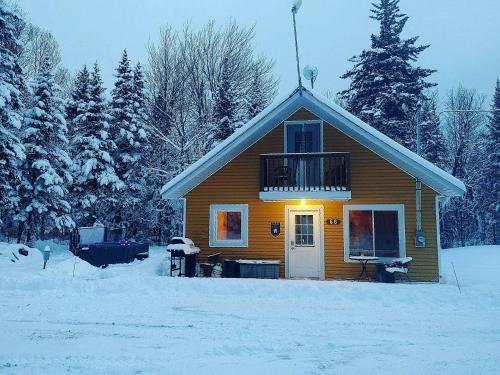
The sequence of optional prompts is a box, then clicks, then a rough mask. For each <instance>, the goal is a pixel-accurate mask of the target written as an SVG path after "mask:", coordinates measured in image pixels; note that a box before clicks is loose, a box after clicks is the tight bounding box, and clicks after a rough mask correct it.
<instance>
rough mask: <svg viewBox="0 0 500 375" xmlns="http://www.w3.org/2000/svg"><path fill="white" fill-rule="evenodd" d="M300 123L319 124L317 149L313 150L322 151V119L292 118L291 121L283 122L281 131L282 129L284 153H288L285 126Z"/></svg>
mask: <svg viewBox="0 0 500 375" xmlns="http://www.w3.org/2000/svg"><path fill="white" fill-rule="evenodd" d="M301 124H319V151H315V152H323V120H322V119H320V118H318V119H317V120H293V121H285V122H284V124H283V131H284V133H285V134H284V136H283V140H284V145H283V150H284V152H285V154H287V153H289V152H288V136H287V131H286V127H287V126H288V125H301Z"/></svg>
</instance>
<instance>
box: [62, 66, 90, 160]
mask: <svg viewBox="0 0 500 375" xmlns="http://www.w3.org/2000/svg"><path fill="white" fill-rule="evenodd" d="M89 80H90V75H89V71H88V69H87V66H86V65H84V66H83V68H82V70H81V71H80V72H78V74H77V76H76V78H75V81H74V84H73V91H72V93H71V97H70V99H69V100H68V102H67V103H66V122H67V124H68V132H69V136H70V138H73V136H75V135H76V134H77V133H78V127H79V126H80V125H81V126H83V127H85V121H86V118H87V109H88V105H89V102H90V94H89ZM76 151H78V150H76Z"/></svg>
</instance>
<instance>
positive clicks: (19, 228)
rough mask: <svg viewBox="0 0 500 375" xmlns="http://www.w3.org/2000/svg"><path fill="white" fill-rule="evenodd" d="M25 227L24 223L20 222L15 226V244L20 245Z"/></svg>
mask: <svg viewBox="0 0 500 375" xmlns="http://www.w3.org/2000/svg"><path fill="white" fill-rule="evenodd" d="M25 225H26V222H25V221H21V222H20V223H19V225H18V226H17V243H21V238H22V236H23V232H24V227H25Z"/></svg>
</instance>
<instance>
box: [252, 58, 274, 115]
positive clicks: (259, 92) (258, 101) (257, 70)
mask: <svg viewBox="0 0 500 375" xmlns="http://www.w3.org/2000/svg"><path fill="white" fill-rule="evenodd" d="M264 68H265V66H264V67H263V66H262V63H261V62H260V61H259V62H257V63H256V64H254V66H253V69H252V81H251V84H250V88H249V91H248V116H247V117H248V120H249V119H252V118H254V117H255V116H257V115H258V114H259V113H260V112H261V111H262V110H263V109H264V108H266V107H267V106H268V105H269V103H270V102H271V99H272V97H273V96H274V94H275V90H273V88H272V85H273V84H274V82H272V81H270V80H269V77H267V76H266V71H265V69H264Z"/></svg>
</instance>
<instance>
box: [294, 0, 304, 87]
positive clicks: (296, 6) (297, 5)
mask: <svg viewBox="0 0 500 375" xmlns="http://www.w3.org/2000/svg"><path fill="white" fill-rule="evenodd" d="M301 4H302V0H295V1H294V3H293V6H292V17H293V34H294V36H295V58H296V59H297V77H298V78H299V92H300V95H302V79H301V77H300V63H299V45H298V43H297V23H296V22H295V14H296V13H297V12H298V11H299V8H300V6H301Z"/></svg>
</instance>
